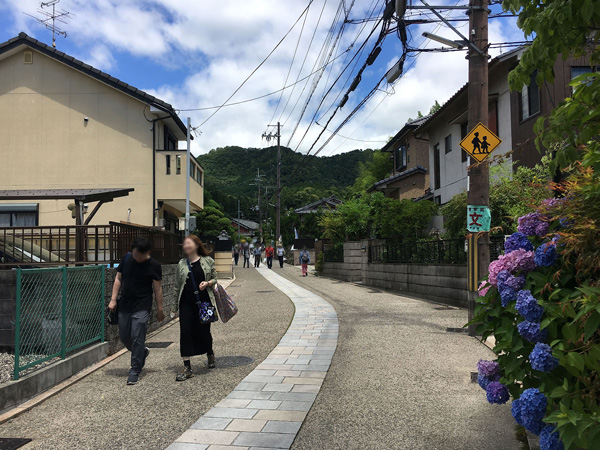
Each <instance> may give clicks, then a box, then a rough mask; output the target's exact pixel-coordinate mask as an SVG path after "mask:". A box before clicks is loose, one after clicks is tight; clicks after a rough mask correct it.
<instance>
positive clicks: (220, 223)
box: [195, 200, 235, 238]
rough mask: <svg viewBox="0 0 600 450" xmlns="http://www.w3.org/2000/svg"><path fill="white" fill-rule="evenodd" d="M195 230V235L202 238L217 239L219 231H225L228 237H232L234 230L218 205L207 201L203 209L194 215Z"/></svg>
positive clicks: (212, 201)
mask: <svg viewBox="0 0 600 450" xmlns="http://www.w3.org/2000/svg"><path fill="white" fill-rule="evenodd" d="M195 216H196V230H195V234H197V235H198V236H202V237H210V238H215V237H217V236H218V235H219V234H220V233H221V231H223V230H225V231H226V232H227V233H228V234H229V236H232V237H233V236H234V231H235V230H234V229H233V227H232V226H231V220H230V219H229V218H227V216H225V214H224V213H223V211H222V210H221V205H219V204H218V203H217V202H215V201H214V200H209V201H208V202H206V204H205V205H204V209H203V210H202V211H201V212H200V213H198V214H195Z"/></svg>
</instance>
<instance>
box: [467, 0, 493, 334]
mask: <svg viewBox="0 0 600 450" xmlns="http://www.w3.org/2000/svg"><path fill="white" fill-rule="evenodd" d="M469 6H470V7H471V9H470V16H469V33H470V41H471V43H472V44H473V46H474V47H476V48H477V49H480V50H481V51H480V52H477V51H475V50H474V49H473V48H472V47H470V48H469V53H468V59H469V84H468V98H469V112H468V121H469V129H472V128H473V127H475V126H476V125H477V123H479V122H481V123H482V124H483V125H485V126H487V125H488V121H489V120H488V119H489V106H488V102H489V100H488V90H489V85H488V52H487V48H488V14H489V10H488V0H470V1H469ZM467 203H468V204H469V205H478V206H485V207H489V205H490V171H489V164H488V162H487V161H483V162H482V163H480V164H473V165H472V166H471V168H470V169H469V191H468V193H467ZM469 245H470V246H473V248H472V249H469V250H472V251H469V252H468V257H469V261H468V263H469V268H470V270H472V271H473V272H472V273H473V277H472V278H473V280H472V281H473V282H472V283H471V285H470V286H469V321H471V320H472V319H473V317H474V314H475V298H477V296H478V294H477V282H478V280H480V279H481V278H483V277H484V276H486V275H487V274H488V266H489V264H490V234H489V231H486V232H480V233H477V234H476V235H473V237H472V238H471V239H470V240H469ZM469 334H471V335H475V327H474V326H471V327H469Z"/></svg>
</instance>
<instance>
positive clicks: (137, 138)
mask: <svg viewBox="0 0 600 450" xmlns="http://www.w3.org/2000/svg"><path fill="white" fill-rule="evenodd" d="M186 133H187V129H186V126H185V125H184V124H183V122H182V121H181V119H179V117H178V116H177V114H176V111H175V110H174V108H173V107H172V106H171V105H170V104H168V103H166V102H164V101H162V100H160V99H158V98H156V97H154V96H152V95H150V94H148V93H146V92H144V91H141V90H139V89H137V88H135V87H133V86H131V85H129V84H127V83H125V82H123V81H121V80H118V79H117V78H114V77H112V76H111V75H109V74H107V73H104V72H101V71H100V70H98V69H95V68H94V67H91V66H90V65H88V64H86V63H84V62H82V61H79V60H77V59H75V58H73V57H72V56H70V55H67V54H65V53H63V52H60V51H58V50H56V49H54V48H52V47H50V46H48V45H46V44H43V43H42V42H40V41H37V40H36V39H33V38H31V37H29V36H28V35H26V34H25V33H20V34H19V35H18V36H17V37H15V38H13V39H10V40H8V41H7V42H4V43H0V136H2V141H3V145H2V146H0V158H1V161H2V177H0V190H8V189H13V190H28V189H117V188H122V189H130V188H133V191H132V192H130V193H129V195H128V196H124V197H121V198H115V199H114V201H111V202H110V203H107V204H106V205H104V206H103V207H102V208H100V209H99V210H98V213H97V214H96V215H95V216H94V217H93V220H92V221H91V222H90V224H106V223H108V222H109V221H115V222H126V223H132V224H139V225H145V226H163V227H165V228H166V229H167V230H170V231H175V230H176V229H177V227H178V218H179V217H181V216H182V215H183V214H184V211H185V198H186V178H185V177H186V176H189V177H190V178H191V179H192V180H191V181H192V182H191V186H190V206H191V209H192V211H198V210H201V209H202V208H203V206H204V189H203V184H204V169H203V168H202V167H201V166H200V165H199V164H198V163H197V162H196V161H194V160H192V161H191V164H190V167H187V164H186V152H185V149H179V147H178V142H179V141H183V140H185V139H186ZM69 205H70V202H69V200H43V201H39V202H35V201H31V200H30V201H19V200H13V201H3V202H0V224H1V225H4V226H31V225H74V224H75V220H74V219H73V218H72V215H71V210H69V209H68V207H69ZM86 207H89V211H92V209H93V207H94V205H93V204H92V205H84V211H85V209H86ZM71 209H72V208H71Z"/></svg>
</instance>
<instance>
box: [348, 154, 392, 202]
mask: <svg viewBox="0 0 600 450" xmlns="http://www.w3.org/2000/svg"><path fill="white" fill-rule="evenodd" d="M390 156H391V155H390V153H387V152H382V151H381V150H376V151H375V152H373V155H372V158H371V159H370V160H368V161H366V162H361V163H359V164H358V176H357V177H356V180H355V181H354V187H353V190H354V192H355V193H357V194H360V193H363V192H366V191H367V189H369V188H370V187H371V186H373V185H374V184H375V183H377V182H378V181H379V180H383V179H384V178H386V177H388V176H389V175H390V173H391V172H392V159H391V157H390Z"/></svg>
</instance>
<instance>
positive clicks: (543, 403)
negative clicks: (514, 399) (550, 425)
mask: <svg viewBox="0 0 600 450" xmlns="http://www.w3.org/2000/svg"><path fill="white" fill-rule="evenodd" d="M519 402H520V405H521V422H522V424H523V426H524V427H525V428H527V429H528V430H529V431H531V432H532V433H534V434H540V432H541V431H542V429H543V428H544V425H545V424H544V422H542V419H543V418H544V416H545V415H546V407H547V406H548V399H547V398H546V396H545V395H544V394H542V393H541V392H540V391H539V389H537V388H530V389H525V390H524V391H523V393H522V394H521V397H519Z"/></svg>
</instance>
